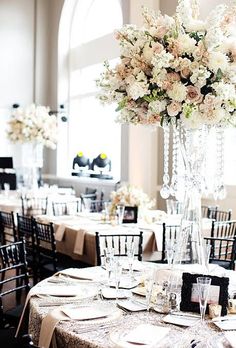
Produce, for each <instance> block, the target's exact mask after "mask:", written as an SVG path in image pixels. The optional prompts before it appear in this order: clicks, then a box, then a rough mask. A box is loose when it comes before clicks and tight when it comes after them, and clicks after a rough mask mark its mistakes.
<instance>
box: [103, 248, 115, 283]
mask: <svg viewBox="0 0 236 348" xmlns="http://www.w3.org/2000/svg"><path fill="white" fill-rule="evenodd" d="M104 260H105V268H106V271H107V272H108V285H109V284H110V280H111V272H112V268H113V262H114V249H113V248H111V249H104Z"/></svg>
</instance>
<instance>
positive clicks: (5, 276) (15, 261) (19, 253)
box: [0, 240, 30, 328]
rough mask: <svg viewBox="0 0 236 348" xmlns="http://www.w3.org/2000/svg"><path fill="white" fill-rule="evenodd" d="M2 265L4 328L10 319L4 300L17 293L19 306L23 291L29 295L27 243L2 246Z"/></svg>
mask: <svg viewBox="0 0 236 348" xmlns="http://www.w3.org/2000/svg"><path fill="white" fill-rule="evenodd" d="M0 263H1V268H0V327H1V328H3V327H4V326H5V324H6V322H7V318H8V317H6V314H5V312H6V310H5V306H4V303H5V302H4V301H3V299H4V298H5V297H6V296H7V295H10V294H12V293H15V298H16V303H17V304H18V305H19V303H20V299H21V295H22V291H23V290H24V291H25V293H28V292H29V289H30V285H29V276H28V272H27V262H26V249H25V241H24V240H22V241H20V242H15V243H12V244H7V245H3V246H0ZM8 319H9V318H8ZM17 321H18V320H17Z"/></svg>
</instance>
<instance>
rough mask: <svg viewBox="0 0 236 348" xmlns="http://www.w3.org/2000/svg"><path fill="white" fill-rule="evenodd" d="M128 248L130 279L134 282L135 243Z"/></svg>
mask: <svg viewBox="0 0 236 348" xmlns="http://www.w3.org/2000/svg"><path fill="white" fill-rule="evenodd" d="M126 248H127V259H128V265H129V277H130V280H131V281H132V280H133V264H134V242H131V243H130V244H129V245H127V246H126Z"/></svg>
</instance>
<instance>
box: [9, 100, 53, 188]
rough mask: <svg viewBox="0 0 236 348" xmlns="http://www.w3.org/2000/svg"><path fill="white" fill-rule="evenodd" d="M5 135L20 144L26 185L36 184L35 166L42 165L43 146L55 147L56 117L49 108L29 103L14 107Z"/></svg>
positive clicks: (40, 166) (39, 166)
mask: <svg viewBox="0 0 236 348" xmlns="http://www.w3.org/2000/svg"><path fill="white" fill-rule="evenodd" d="M7 136H8V138H9V140H10V141H11V142H13V143H20V144H22V146H21V148H22V162H23V163H22V165H23V167H24V168H27V170H25V171H26V174H25V176H27V178H25V181H26V185H27V186H31V187H32V186H37V168H42V166H43V147H44V146H45V147H48V148H51V149H55V148H56V144H57V118H56V116H55V115H50V114H49V108H47V107H45V106H39V105H35V104H31V105H28V106H26V107H25V108H23V107H17V108H14V109H13V111H12V114H11V117H10V120H9V122H8V130H7Z"/></svg>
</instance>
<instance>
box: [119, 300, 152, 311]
mask: <svg viewBox="0 0 236 348" xmlns="http://www.w3.org/2000/svg"><path fill="white" fill-rule="evenodd" d="M118 307H120V308H124V309H127V310H128V311H130V312H140V311H146V310H147V306H146V304H143V303H139V302H134V301H132V300H125V301H122V302H118Z"/></svg>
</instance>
